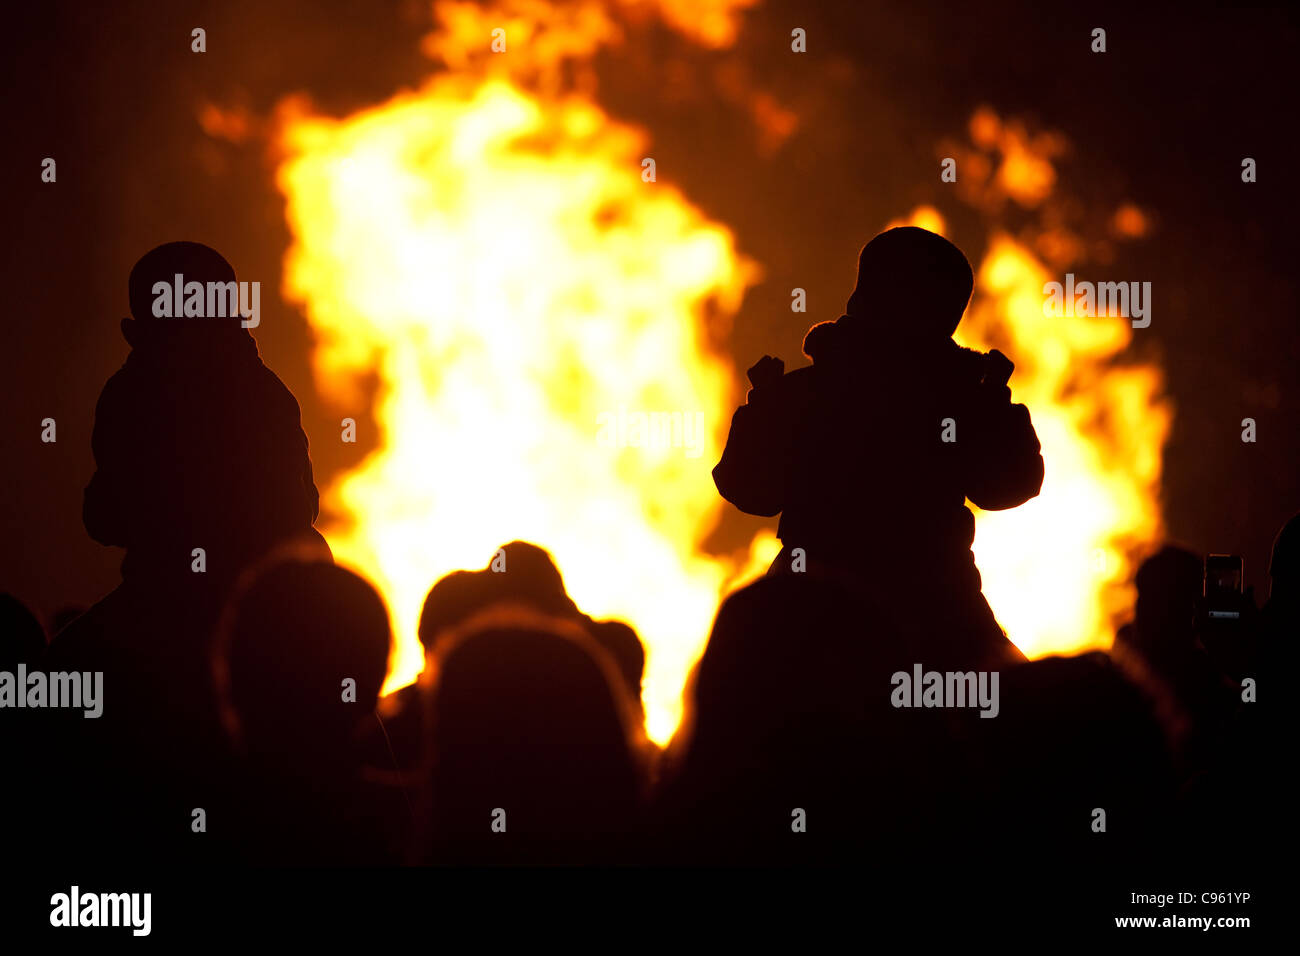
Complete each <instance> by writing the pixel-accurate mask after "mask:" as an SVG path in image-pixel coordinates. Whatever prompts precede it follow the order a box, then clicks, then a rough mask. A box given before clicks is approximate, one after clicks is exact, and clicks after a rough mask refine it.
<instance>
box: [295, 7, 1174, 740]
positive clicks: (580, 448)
mask: <svg viewBox="0 0 1300 956" xmlns="http://www.w3.org/2000/svg"><path fill="white" fill-rule="evenodd" d="M749 3H750V0H717V2H715V3H713V4H696V3H690V4H687V3H684V2H678V0H657V2H649V0H609V2H601V0H579V2H575V3H573V4H567V5H564V6H562V7H555V8H552V7H550V6H549V5H547V4H546V3H544V2H542V0H502V2H501V3H499V4H498V5H497V6H495V7H482V6H479V5H477V4H473V3H463V2H457V0H445V2H440V3H438V4H436V6H435V12H436V18H437V20H438V22H439V29H438V30H437V31H436V32H435V33H434V34H433V35H432V36H430V37H429V38H427V39H426V41H425V50H426V51H427V52H429V53H430V54H431V55H433V56H435V57H437V58H438V59H440V60H442V62H443V63H444V64H445V67H446V68H445V69H444V70H442V71H441V72H439V73H438V74H436V75H435V76H433V77H432V78H430V79H429V80H428V81H426V82H425V83H424V84H423V85H422V86H420V87H419V88H418V89H415V90H413V91H408V92H403V93H401V94H399V95H396V96H394V97H392V98H391V99H390V100H388V101H387V102H384V103H381V104H379V105H377V106H375V107H373V108H370V109H366V110H363V111H361V112H358V113H356V114H354V115H351V116H348V117H346V118H343V119H332V118H328V117H324V116H319V115H315V114H314V113H313V112H312V110H311V108H310V106H309V105H308V104H306V103H305V102H304V101H301V100H294V101H290V102H288V103H286V104H285V105H284V107H283V110H282V114H281V117H280V123H279V126H278V133H277V140H278V145H279V148H280V149H281V152H282V155H283V160H282V163H281V165H280V167H279V170H278V185H279V187H280V189H281V191H282V192H283V194H284V196H285V199H286V209H287V218H288V221H289V225H290V229H291V232H292V236H293V241H292V245H291V247H290V249H289V250H288V252H287V254H286V260H285V289H284V291H285V295H286V298H288V299H289V300H291V301H294V302H296V303H299V304H300V305H301V307H302V308H303V310H304V312H305V314H306V316H307V318H308V320H309V321H310V323H311V325H312V327H313V329H314V331H315V333H316V337H317V342H316V348H315V352H314V355H313V364H314V370H315V373H316V377H317V383H318V387H319V388H320V390H321V391H322V392H323V393H324V394H325V395H326V396H327V397H329V398H330V399H331V400H333V401H334V402H335V403H336V404H337V405H338V407H339V408H340V409H341V410H342V414H343V415H345V416H349V417H352V418H355V419H356V420H357V422H358V424H359V426H360V427H364V426H365V424H366V423H368V422H371V421H373V423H374V425H375V427H376V428H377V430H378V434H377V436H376V438H377V440H376V443H375V445H376V447H375V450H374V451H373V452H372V453H371V454H370V456H369V457H367V458H366V460H365V461H364V462H362V464H361V465H360V466H358V467H357V468H355V469H353V470H352V471H350V472H348V473H347V474H344V475H342V476H341V477H340V478H339V479H338V480H336V482H335V483H334V484H333V485H332V486H331V487H329V488H327V489H325V495H324V499H325V501H326V503H327V505H328V508H327V517H326V522H325V526H324V528H323V530H324V531H325V533H326V535H327V537H328V538H329V540H330V542H331V545H332V546H333V547H334V550H335V552H336V553H337V555H338V556H339V558H340V560H342V561H344V562H347V563H349V564H351V565H353V566H356V567H358V568H359V569H361V570H362V571H363V572H364V573H366V574H367V575H368V576H369V577H370V578H371V579H372V580H373V581H375V583H376V584H377V585H378V586H379V588H380V589H381V590H382V592H383V593H384V595H385V597H386V599H387V601H388V604H389V607H390V611H391V613H392V616H393V620H394V629H395V633H396V638H397V643H396V647H395V651H394V657H393V661H392V667H391V673H390V675H389V681H388V684H387V690H390V691H391V690H393V689H395V688H396V687H398V686H401V685H403V684H405V683H408V682H409V681H411V680H413V679H414V678H415V676H416V675H417V674H418V673H419V671H420V668H421V666H422V656H421V652H420V647H419V644H418V641H417V638H416V625H417V621H418V615H419V611H420V607H421V604H422V601H423V598H424V595H425V594H426V592H427V591H428V589H429V587H430V586H431V585H432V584H433V582H434V581H435V580H437V579H438V578H439V577H441V576H442V575H444V574H446V573H447V572H449V571H452V570H455V569H458V568H477V567H483V566H484V565H485V564H486V563H487V562H488V560H489V559H490V557H491V555H492V551H493V549H494V548H495V547H497V546H498V545H500V544H501V543H503V542H506V541H509V540H512V539H516V538H521V539H525V540H530V541H533V542H536V543H538V544H540V545H542V546H543V547H545V548H547V549H548V550H550V551H551V552H552V554H553V555H554V556H555V559H556V562H557V564H558V565H559V567H560V569H561V571H562V572H563V574H564V577H565V583H566V585H567V587H568V589H569V592H570V594H571V595H572V596H573V598H574V600H575V601H576V602H577V603H578V604H579V606H581V607H582V608H583V609H584V610H585V611H587V612H588V613H590V614H592V615H595V616H598V617H617V618H621V619H624V620H626V621H628V622H629V623H631V624H632V625H633V626H635V627H636V629H637V631H638V632H639V634H640V635H641V637H642V639H643V641H644V642H645V645H646V649H647V670H646V680H645V704H646V711H647V725H648V726H647V729H648V731H649V734H650V736H651V737H652V738H653V739H655V740H657V741H660V742H662V741H665V740H666V739H667V738H668V737H669V736H670V735H671V733H672V731H673V730H674V728H675V727H676V725H677V723H678V720H679V718H680V710H681V702H680V697H681V688H682V685H683V682H684V679H685V676H686V673H687V671H688V670H689V668H690V666H691V665H692V664H693V662H694V661H695V659H696V658H697V657H698V655H699V652H700V650H701V649H702V646H703V643H704V641H705V639H706V637H707V634H708V631H709V627H710V624H711V622H712V619H713V616H714V614H715V611H716V608H717V604H718V601H719V599H720V597H721V596H722V595H723V594H724V593H725V592H726V591H727V590H729V589H731V588H734V587H736V586H738V584H740V583H742V582H743V581H745V580H747V579H749V578H752V577H753V576H755V575H757V574H758V573H761V570H762V569H763V568H764V567H765V566H766V565H767V563H768V562H770V560H771V559H772V557H773V556H774V555H775V553H776V551H777V550H778V547H779V543H778V542H777V541H776V538H775V536H774V535H773V534H772V533H771V532H770V531H765V532H763V533H761V534H759V535H757V536H755V538H754V540H753V541H752V542H751V544H750V546H749V548H748V550H747V551H742V552H741V553H738V554H737V555H734V556H731V557H716V556H712V555H709V554H706V553H705V552H704V551H703V550H702V548H701V541H702V540H703V538H704V537H705V535H707V533H708V532H709V531H710V530H711V529H712V527H713V526H714V524H715V522H716V520H717V518H718V515H719V512H720V509H721V508H722V506H723V505H722V501H721V499H720V498H719V496H718V495H717V493H716V490H715V489H714V487H713V483H712V480H711V476H710V467H711V465H712V463H713V462H715V461H716V460H717V458H718V456H719V454H720V450H721V449H720V445H721V440H722V438H723V436H724V435H725V431H726V427H727V422H728V421H729V418H730V414H731V411H732V407H733V403H734V400H735V395H736V386H737V372H736V370H735V369H733V368H732V367H731V365H730V363H729V362H727V361H725V360H724V359H722V358H721V357H719V356H717V355H715V354H713V353H712V352H710V351H709V349H708V347H707V346H706V344H705V342H704V341H703V338H702V333H701V329H702V327H703V318H704V315H705V314H706V312H708V313H710V314H712V315H714V316H722V317H723V319H724V320H725V319H726V318H727V317H729V316H730V315H733V314H734V313H735V312H736V310H737V309H738V308H739V304H740V301H741V298H742V296H743V294H744V291H745V289H746V287H747V286H748V285H749V284H751V283H752V282H753V281H755V279H756V277H757V274H758V273H757V267H756V266H755V264H753V263H751V262H749V261H748V260H746V259H745V258H744V257H743V256H742V255H741V254H740V253H739V252H738V250H737V247H736V241H735V238H734V236H733V235H732V233H731V231H730V230H729V229H727V228H726V227H725V226H724V225H722V224H719V223H715V222H711V221H709V220H708V219H707V217H706V216H705V215H703V214H702V213H701V212H700V211H699V210H698V209H697V208H696V207H695V206H694V205H692V203H691V201H690V200H689V199H688V198H687V197H686V196H685V195H683V194H682V192H681V191H680V190H679V189H677V188H676V187H674V186H673V185H672V184H671V183H670V182H668V181H666V178H665V179H662V180H658V181H646V180H645V179H643V175H642V171H643V165H642V161H643V159H644V158H645V157H646V155H647V149H648V147H649V139H648V137H647V135H646V134H645V133H644V131H642V130H640V129H637V128H635V127H632V126H630V125H627V124H625V123H622V122H619V121H617V120H615V119H614V118H612V117H610V116H609V115H607V114H606V113H605V111H604V110H602V109H601V107H600V106H599V105H597V103H596V102H595V100H594V98H593V96H592V93H591V88H592V81H591V78H590V75H589V74H586V73H584V72H583V71H584V69H586V65H585V64H586V61H588V60H589V59H590V57H591V56H592V55H593V53H594V51H595V50H596V49H597V48H598V47H599V46H601V45H603V44H616V43H619V42H621V40H622V33H621V28H620V26H619V23H620V19H621V18H626V17H629V16H630V17H632V18H635V17H636V16H639V15H643V14H644V15H649V14H650V13H655V14H657V15H658V16H660V17H662V18H663V19H665V20H666V21H667V22H668V23H670V24H671V25H674V26H675V27H676V28H677V29H679V30H681V31H682V32H684V33H686V34H687V35H689V36H691V37H692V39H694V41H695V42H698V43H701V44H703V45H705V46H714V47H716V46H724V45H726V44H728V43H730V42H731V39H732V38H733V37H734V32H735V24H734V15H735V14H736V12H737V11H738V10H739V9H741V8H743V7H746V6H748V5H749ZM616 12H617V13H618V14H619V16H615V15H614V14H615V13H616ZM502 25H504V26H502ZM498 28H501V29H504V31H505V32H504V35H503V36H504V41H503V42H504V43H505V50H506V51H508V52H507V53H505V55H502V56H493V55H492V54H491V53H490V52H489V48H490V43H491V38H492V36H493V31H494V30H496V29H498ZM570 66H572V67H573V69H571V70H570V69H566V67H570ZM566 78H567V79H566ZM787 120H789V122H787ZM791 122H792V120H791V119H790V118H786V119H783V120H782V126H781V128H782V129H785V130H787V131H788V129H789V128H792V127H791V125H790V123H791ZM971 129H972V141H973V142H974V143H975V147H976V149H977V152H974V153H971V154H969V155H968V156H966V157H964V158H963V159H962V163H963V166H962V168H963V172H964V175H963V178H962V179H961V184H962V188H963V189H965V190H968V193H967V195H966V198H967V199H968V201H971V202H973V203H975V204H977V205H980V204H987V203H993V204H1001V203H1005V202H1016V203H1020V204H1022V205H1024V204H1034V203H1039V202H1042V201H1043V200H1044V199H1045V197H1047V196H1049V195H1050V194H1051V191H1052V188H1053V186H1054V183H1055V181H1056V177H1055V172H1054V168H1053V166H1052V163H1051V160H1052V158H1053V156H1054V155H1056V154H1057V153H1058V152H1059V151H1060V150H1061V149H1062V148H1063V147H1062V143H1061V142H1060V141H1059V140H1058V139H1057V138H1055V137H1050V136H1049V137H1042V136H1039V137H1033V136H1030V135H1029V134H1028V133H1027V132H1025V131H1024V130H1023V129H1022V128H1020V127H1017V126H1015V125H1013V124H1004V123H1002V121H1001V120H999V119H998V117H997V116H996V115H994V114H992V112H991V111H982V112H981V113H979V114H977V115H976V117H975V119H974V120H973V122H972V127H971ZM979 150H982V151H983V152H980V151H979ZM999 150H1000V151H1001V153H1002V162H1001V164H1000V165H998V166H997V167H996V168H995V165H994V163H993V161H992V160H991V159H990V157H989V156H988V155H986V153H987V152H988V151H995V152H996V151H999ZM972 173H973V175H972ZM972 189H973V190H974V192H969V190H972ZM985 211H986V212H987V211H988V209H986V210H985ZM1140 217H1141V212H1140V211H1139V210H1136V207H1132V208H1128V209H1125V210H1123V211H1122V212H1121V214H1120V216H1119V218H1118V219H1117V222H1118V223H1119V226H1118V227H1117V230H1116V231H1118V232H1120V233H1123V234H1126V235H1132V234H1135V233H1138V232H1140V231H1141V230H1142V229H1144V228H1145V221H1144V220H1142V219H1141V218H1140ZM912 221H915V222H916V224H918V225H923V226H925V227H926V228H930V229H933V230H935V231H939V232H942V231H943V228H944V221H943V218H942V217H941V216H940V215H939V213H938V212H937V211H935V210H933V209H928V208H926V209H921V210H918V211H917V212H916V213H915V214H914V216H913V217H912ZM1037 243H1038V245H1035V244H1034V242H1031V241H1028V240H1026V239H1024V238H1023V237H1021V238H1013V237H1012V236H1011V235H1009V234H1003V233H997V234H995V235H994V236H993V238H992V241H991V242H990V244H989V246H988V250H987V254H986V255H985V257H984V259H983V261H982V262H981V263H980V264H979V266H978V269H977V274H978V280H977V297H976V301H975V303H974V304H973V306H972V309H971V312H970V313H969V315H968V317H967V319H966V320H965V322H964V324H963V326H962V329H961V330H960V333H959V335H960V338H961V340H962V342H963V344H967V345H971V346H973V347H978V348H985V349H986V348H990V347H994V346H996V347H1001V348H1003V349H1004V350H1005V351H1007V352H1008V353H1010V354H1011V355H1012V356H1013V357H1014V358H1015V360H1016V361H1017V365H1018V367H1017V370H1016V373H1015V376H1014V378H1013V380H1012V386H1013V390H1014V394H1015V397H1016V400H1018V401H1024V402H1027V403H1028V405H1029V406H1030V408H1031V410H1032V413H1033V416H1034V423H1035V425H1036V427H1037V429H1038V433H1039V436H1040V438H1041V440H1042V443H1043V452H1044V456H1045V458H1046V460H1047V479H1046V481H1045V483H1044V486H1043V492H1042V495H1041V496H1040V497H1039V498H1037V499H1035V500H1034V501H1033V502H1031V503H1030V504H1028V505H1026V506H1024V507H1022V508H1019V509H1016V510H1014V511H1011V512H1006V513H997V514H983V513H981V514H979V515H978V516H977V520H978V533H977V538H976V544H975V548H976V556H977V559H978V562H979V565H980V568H981V570H982V572H983V575H984V587H985V593H986V594H987V595H988V597H989V600H990V603H991V604H992V605H993V607H994V610H995V611H996V612H997V614H998V617H999V619H1000V620H1001V622H1002V623H1003V625H1004V626H1005V627H1006V628H1007V630H1008V632H1009V634H1010V636H1011V637H1012V639H1013V640H1014V641H1016V643H1017V644H1019V646H1020V647H1021V648H1022V649H1024V650H1025V651H1026V652H1027V653H1028V654H1030V655H1031V656H1037V655H1040V654H1044V653H1049V652H1054V651H1069V650H1074V649H1079V648H1083V647H1090V646H1102V645H1104V644H1106V643H1107V642H1108V640H1109V636H1110V626H1111V624H1112V619H1113V616H1114V614H1115V613H1116V611H1117V609H1118V608H1119V607H1120V606H1121V605H1123V604H1125V603H1126V602H1127V601H1128V600H1129V593H1128V590H1129V588H1128V582H1129V580H1130V579H1131V571H1132V566H1131V560H1132V556H1133V554H1134V553H1135V551H1136V549H1137V548H1139V547H1141V546H1143V545H1145V544H1148V543H1150V542H1152V541H1154V540H1155V539H1156V537H1157V535H1158V534H1159V532H1160V517H1159V511H1158V504H1157V490H1158V485H1159V477H1160V474H1159V472H1160V448H1161V445H1162V443H1163V441H1164V438H1165V435H1166V433H1167V430H1168V426H1169V418H1170V413H1169V411H1168V409H1167V407H1166V406H1164V405H1163V404H1162V403H1161V401H1160V399H1159V397H1158V396H1159V390H1160V377H1159V374H1158V372H1157V370H1155V369H1154V368H1152V367H1150V366H1141V365H1139V366H1129V367H1127V368H1125V367H1120V366H1118V365H1116V364H1115V362H1114V359H1115V358H1116V357H1117V356H1118V355H1119V353H1121V352H1122V351H1123V350H1124V348H1125V347H1126V345H1127V344H1128V342H1129V340H1130V336H1131V332H1130V331H1129V328H1128V326H1127V324H1126V323H1125V322H1123V321H1122V320H1118V319H1115V320H1097V319H1082V318H1070V319H1045V318H1044V317H1043V315H1042V308H1041V306H1042V285H1043V283H1044V282H1045V281H1047V280H1048V279H1049V278H1051V277H1052V271H1051V269H1049V267H1048V265H1047V264H1046V263H1045V260H1046V259H1052V262H1053V266H1055V265H1057V264H1059V261H1058V260H1059V259H1060V257H1061V256H1063V255H1065V254H1067V253H1069V252H1072V251H1074V250H1077V248H1078V243H1077V242H1073V241H1072V239H1071V237H1069V236H1068V235H1065V234H1063V233H1061V232H1060V231H1059V230H1057V231H1055V232H1053V231H1050V230H1044V231H1043V232H1041V233H1040V234H1039V235H1038V236H1037ZM1043 250H1047V252H1044V251H1043ZM1049 253H1050V255H1049ZM1053 257H1055V258H1053ZM368 382H374V383H376V384H377V390H376V392H375V395H374V398H373V407H371V408H367V407H366V403H367V402H369V401H370V399H369V398H368V397H367V394H366V392H365V389H364V388H363V386H364V385H365V384H366V383H368ZM624 410H632V411H643V412H670V413H673V412H677V413H681V414H682V416H683V418H686V417H688V416H702V420H703V421H704V422H705V423H706V424H705V428H704V430H703V434H702V436H701V442H700V446H699V447H698V448H697V449H694V450H691V449H686V448H683V447H671V446H664V445H656V444H653V443H645V442H642V443H640V444H633V443H629V446H628V447H609V446H608V443H607V442H601V441H600V439H599V431H600V426H599V423H600V421H601V419H602V416H610V415H618V414H619V413H620V412H622V411H624ZM367 412H369V413H370V414H369V415H367Z"/></svg>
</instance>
